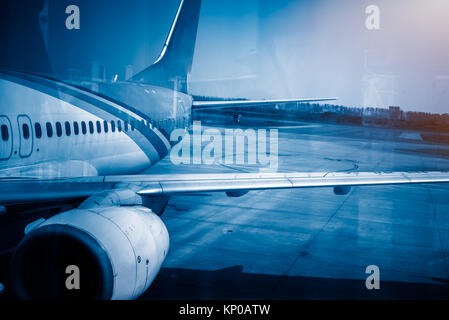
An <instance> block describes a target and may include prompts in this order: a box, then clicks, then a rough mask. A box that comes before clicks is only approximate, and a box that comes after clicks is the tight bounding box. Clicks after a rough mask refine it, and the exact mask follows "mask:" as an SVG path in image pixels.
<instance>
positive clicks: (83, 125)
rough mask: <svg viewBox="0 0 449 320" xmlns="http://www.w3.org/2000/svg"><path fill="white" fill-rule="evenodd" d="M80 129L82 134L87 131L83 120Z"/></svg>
mask: <svg viewBox="0 0 449 320" xmlns="http://www.w3.org/2000/svg"><path fill="white" fill-rule="evenodd" d="M81 131H82V132H83V134H86V133H87V127H86V123H85V122H84V121H81Z"/></svg>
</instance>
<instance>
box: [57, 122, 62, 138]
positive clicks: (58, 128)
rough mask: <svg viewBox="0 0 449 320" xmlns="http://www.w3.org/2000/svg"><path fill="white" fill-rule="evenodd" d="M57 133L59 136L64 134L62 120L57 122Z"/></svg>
mask: <svg viewBox="0 0 449 320" xmlns="http://www.w3.org/2000/svg"><path fill="white" fill-rule="evenodd" d="M56 135H57V136H58V137H60V136H62V126H61V123H60V122H56Z"/></svg>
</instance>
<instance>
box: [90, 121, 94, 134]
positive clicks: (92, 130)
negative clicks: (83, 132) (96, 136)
mask: <svg viewBox="0 0 449 320" xmlns="http://www.w3.org/2000/svg"><path fill="white" fill-rule="evenodd" d="M89 132H90V134H93V133H94V123H93V122H92V121H89Z"/></svg>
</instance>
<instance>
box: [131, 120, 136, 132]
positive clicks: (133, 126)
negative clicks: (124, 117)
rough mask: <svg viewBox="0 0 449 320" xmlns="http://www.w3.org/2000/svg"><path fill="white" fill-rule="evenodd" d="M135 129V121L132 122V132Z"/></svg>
mask: <svg viewBox="0 0 449 320" xmlns="http://www.w3.org/2000/svg"><path fill="white" fill-rule="evenodd" d="M134 129H135V125H134V121H131V131H134Z"/></svg>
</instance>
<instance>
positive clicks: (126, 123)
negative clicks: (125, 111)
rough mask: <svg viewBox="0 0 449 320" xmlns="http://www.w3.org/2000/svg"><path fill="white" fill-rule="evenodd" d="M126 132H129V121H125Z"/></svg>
mask: <svg viewBox="0 0 449 320" xmlns="http://www.w3.org/2000/svg"><path fill="white" fill-rule="evenodd" d="M125 131H128V121H125Z"/></svg>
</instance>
